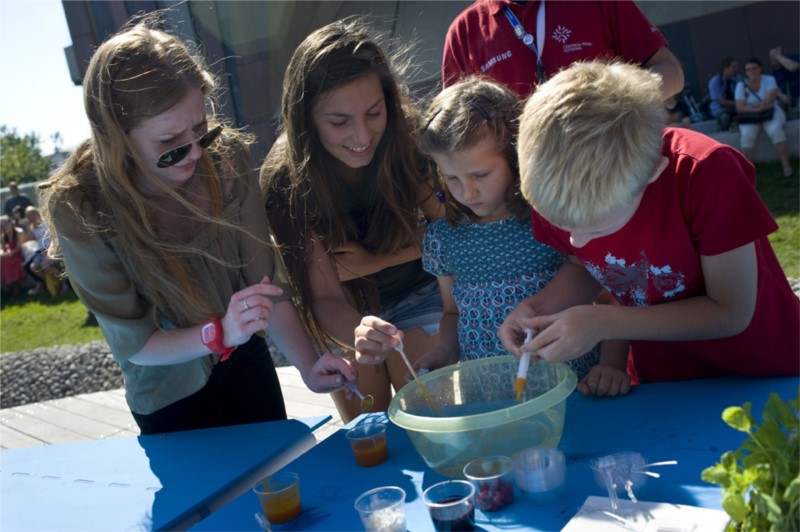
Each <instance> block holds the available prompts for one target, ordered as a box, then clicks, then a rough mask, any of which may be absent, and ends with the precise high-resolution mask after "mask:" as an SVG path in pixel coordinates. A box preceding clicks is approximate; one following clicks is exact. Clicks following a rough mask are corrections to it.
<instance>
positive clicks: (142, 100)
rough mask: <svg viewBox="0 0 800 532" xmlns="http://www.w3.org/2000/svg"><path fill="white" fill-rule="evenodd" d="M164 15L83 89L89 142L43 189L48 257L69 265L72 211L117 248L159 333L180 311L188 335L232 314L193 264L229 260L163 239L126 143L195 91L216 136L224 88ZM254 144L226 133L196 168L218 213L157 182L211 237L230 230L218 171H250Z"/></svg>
mask: <svg viewBox="0 0 800 532" xmlns="http://www.w3.org/2000/svg"><path fill="white" fill-rule="evenodd" d="M161 15H162V13H161V12H156V13H151V14H148V15H145V16H143V17H140V18H138V19H133V20H131V21H130V22H129V23H128V24H127V25H126V26H125V27H124V28H123V29H122V30H120V32H119V33H117V34H116V35H113V36H111V37H110V38H109V39H108V40H106V41H105V42H104V43H103V44H102V45H101V46H100V47H99V48H98V49H97V51H96V52H95V53H94V55H93V56H92V59H91V62H90V63H89V67H88V69H87V71H86V76H85V78H84V84H83V88H84V106H85V110H86V115H87V117H88V119H89V122H90V125H91V137H90V139H89V140H87V141H85V142H84V143H83V144H81V145H80V146H79V147H78V148H77V149H76V150H75V151H74V152H73V153H72V154H71V155H70V157H69V158H68V159H67V161H66V162H65V163H64V164H63V165H62V166H61V168H60V169H59V170H58V171H57V172H56V173H55V174H54V175H53V177H51V178H50V179H49V180H48V181H46V182H45V183H44V184H42V185H41V186H40V190H41V192H40V193H41V195H42V199H43V201H42V216H43V218H44V219H45V220H46V221H47V223H48V226H49V229H50V234H51V235H52V243H51V245H50V248H49V250H48V253H49V254H50V256H51V257H54V258H60V255H61V253H60V245H59V239H58V233H57V232H56V230H55V226H54V225H53V219H54V218H57V217H58V216H59V215H60V213H61V212H62V211H69V212H71V216H73V217H75V218H76V219H78V220H80V222H81V223H82V224H83V228H82V229H83V230H84V231H86V232H89V233H98V234H100V235H101V236H103V238H104V239H106V240H108V241H113V242H115V249H116V250H117V251H118V252H120V253H122V254H123V255H124V256H121V257H120V258H121V260H122V262H123V263H124V264H125V268H126V271H127V273H128V274H129V275H130V276H131V278H132V280H133V282H134V284H135V285H136V288H137V291H139V293H140V294H141V295H142V296H143V297H144V298H145V299H146V300H147V301H149V302H150V303H152V305H153V314H154V318H156V320H155V321H156V323H157V324H158V323H160V320H159V319H158V315H159V313H160V312H161V311H164V309H168V308H172V309H181V311H180V312H181V313H182V315H181V316H175V315H171V314H169V315H167V318H168V319H170V320H172V321H174V322H175V323H176V324H178V325H190V324H195V323H199V322H201V321H203V320H204V319H206V318H207V317H208V316H209V315H212V314H219V313H220V312H224V310H225V309H215V308H211V306H210V305H211V304H210V303H209V302H208V299H207V296H206V295H205V293H204V290H205V287H198V286H197V284H196V282H195V281H194V278H193V276H192V273H191V269H190V266H189V259H190V257H192V256H197V255H202V256H204V257H208V258H209V259H210V260H216V261H217V262H222V259H220V258H219V257H212V256H210V255H209V254H208V253H207V252H206V251H205V250H203V249H198V248H196V247H193V246H191V244H186V243H180V242H178V243H176V242H168V241H165V240H164V239H162V238H159V236H158V233H157V231H158V228H157V227H156V226H155V223H154V218H153V213H152V212H150V209H149V207H148V202H147V200H146V199H145V197H144V196H143V194H142V191H141V190H139V188H138V186H137V184H136V183H137V175H139V174H141V173H144V174H145V175H150V173H149V171H148V170H147V168H146V167H145V164H144V163H143V162H142V161H139V160H137V158H136V156H135V152H134V150H133V149H132V147H131V145H130V142H129V139H128V135H127V134H128V132H130V130H131V129H133V128H135V127H136V126H137V125H139V124H140V123H141V122H142V121H143V120H145V119H147V118H149V117H153V116H156V115H158V114H160V113H162V112H164V111H166V110H168V109H170V108H172V107H173V106H174V105H176V104H178V103H179V102H181V101H182V100H183V99H184V98H185V97H186V95H187V94H188V93H189V92H190V91H192V90H195V89H199V90H201V91H202V93H203V95H204V96H205V98H206V101H207V103H208V105H207V113H208V122H209V128H211V127H214V126H215V125H217V124H218V123H219V119H218V118H217V117H216V115H215V114H214V106H213V102H214V97H215V93H216V90H217V82H216V79H215V78H214V76H213V75H212V74H211V73H210V72H209V71H208V69H207V68H206V66H205V64H204V62H203V60H202V59H201V58H200V57H199V55H197V54H196V53H194V52H193V51H191V50H190V49H189V47H187V45H186V44H184V43H183V42H181V41H180V40H179V39H178V38H177V37H175V36H173V35H170V34H168V33H166V32H164V31H162V30H160V29H158V27H159V26H160V25H161ZM250 141H251V139H250V138H249V137H246V136H243V135H242V134H241V133H239V132H238V131H236V130H233V129H230V128H227V129H225V131H224V132H223V135H222V138H221V139H220V140H219V141H217V142H216V143H214V144H213V145H212V146H210V147H209V148H208V149H207V150H205V151H204V152H203V155H202V158H201V159H199V160H198V165H197V170H196V172H195V176H196V177H197V178H198V179H202V180H203V183H204V185H205V186H206V187H207V189H208V194H209V197H210V204H211V206H212V208H211V212H210V213H205V212H203V211H202V210H201V209H199V208H198V207H196V206H195V205H193V204H191V203H190V202H189V201H187V200H186V199H184V198H183V197H181V195H179V194H178V193H176V192H175V191H173V190H171V188H170V187H169V186H168V185H166V184H165V183H162V182H161V180H159V179H152V180H151V181H152V183H153V184H155V185H156V186H158V188H159V191H160V192H161V193H163V194H165V195H168V196H169V197H171V198H173V199H175V200H176V201H178V202H179V203H180V204H181V205H183V206H184V207H185V208H186V209H187V211H188V212H189V213H190V214H191V215H192V216H194V217H196V218H197V219H198V221H199V222H201V223H207V224H209V225H210V229H211V230H217V229H219V228H221V227H228V226H229V225H230V224H228V223H227V222H225V221H224V220H223V219H222V218H221V217H220V214H221V210H222V203H223V202H222V185H221V180H220V174H219V170H218V168H217V165H218V164H224V165H225V168H226V169H230V170H231V171H240V172H246V171H251V170H252V166H251V164H250V163H249V155H248V154H247V150H246V146H247V144H248V143H249V142H250ZM215 161H218V162H217V163H215ZM87 206H89V207H90V209H91V211H90V212H91V213H93V214H92V215H91V217H87V215H86V212H85V208H86V207H87ZM63 214H64V215H66V214H68V213H67V212H64V213H63Z"/></svg>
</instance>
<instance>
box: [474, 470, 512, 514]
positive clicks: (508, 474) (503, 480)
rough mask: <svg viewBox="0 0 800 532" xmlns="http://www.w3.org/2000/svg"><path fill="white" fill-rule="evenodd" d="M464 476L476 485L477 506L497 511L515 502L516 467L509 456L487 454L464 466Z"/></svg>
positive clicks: (480, 508)
mask: <svg viewBox="0 0 800 532" xmlns="http://www.w3.org/2000/svg"><path fill="white" fill-rule="evenodd" d="M464 476H465V477H466V478H467V480H469V481H470V482H472V485H473V486H475V499H474V502H475V506H476V507H477V508H478V509H479V510H481V511H483V512H496V511H498V510H500V509H502V508H505V507H506V506H508V505H509V504H511V503H512V502H514V468H513V462H512V460H511V458H509V457H507V456H486V457H483V458H478V459H476V460H473V461H472V462H470V463H468V464H467V465H465V466H464Z"/></svg>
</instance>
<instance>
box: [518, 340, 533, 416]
mask: <svg viewBox="0 0 800 532" xmlns="http://www.w3.org/2000/svg"><path fill="white" fill-rule="evenodd" d="M531 340H533V329H526V330H525V343H526V344H527V343H528V342H530V341H531ZM523 345H524V344H523ZM530 363H531V353H530V351H524V352H523V353H522V356H521V357H520V358H519V369H518V370H517V378H516V380H515V381H514V392H515V393H516V394H517V402H518V403H519V402H520V401H522V392H524V391H525V382H526V381H527V380H528V366H530Z"/></svg>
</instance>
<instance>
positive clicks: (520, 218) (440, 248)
mask: <svg viewBox="0 0 800 532" xmlns="http://www.w3.org/2000/svg"><path fill="white" fill-rule="evenodd" d="M521 111H522V109H521V105H520V103H519V100H518V99H517V96H516V95H515V94H514V93H513V92H511V91H510V90H508V89H507V88H505V87H504V86H503V85H500V84H499V83H496V82H494V81H491V80H489V79H487V78H482V77H478V76H471V77H468V78H465V79H463V80H462V81H459V82H458V83H456V84H455V85H452V86H450V87H448V88H446V89H445V90H444V91H442V92H441V93H440V94H439V95H438V96H436V98H434V99H433V101H432V102H431V104H430V106H429V107H428V110H427V112H426V114H425V116H424V124H425V125H424V126H423V127H422V129H421V130H420V132H419V143H420V146H421V148H422V150H423V151H424V152H426V153H428V154H429V155H430V156H431V158H432V159H433V160H434V161H435V163H436V166H437V167H438V169H439V178H440V181H441V185H442V188H443V189H444V190H445V210H446V215H445V218H443V219H441V220H437V221H435V222H433V223H431V224H430V225H429V226H428V229H427V232H426V233H425V239H424V243H423V252H422V264H423V266H424V268H425V270H427V271H428V272H430V273H431V274H433V275H435V276H436V278H437V279H438V281H439V289H440V291H441V294H442V299H443V301H444V313H443V316H442V320H441V324H440V327H439V343H438V345H437V346H436V347H435V348H434V349H432V350H430V351H429V352H428V353H426V354H425V355H424V356H422V357H421V358H420V359H419V360H418V361H417V363H416V366H417V367H418V368H419V369H423V370H434V369H438V368H441V367H444V366H446V365H449V364H454V363H456V362H458V361H459V360H461V361H464V360H474V359H478V358H485V357H491V356H497V355H503V354H507V352H506V350H505V349H504V348H503V346H502V344H501V343H500V340H499V339H498V338H497V329H498V328H499V327H500V325H502V323H503V321H504V319H505V317H506V316H507V315H508V313H509V312H511V310H512V309H513V308H514V307H515V306H516V304H517V303H519V302H520V301H522V300H523V299H525V298H526V297H528V296H530V295H533V294H535V293H537V292H538V291H539V290H541V289H542V288H543V287H544V286H545V285H546V284H547V283H548V282H549V281H550V279H552V278H553V276H555V274H556V272H558V270H559V269H560V268H561V266H562V265H563V264H564V261H565V260H566V257H565V256H564V255H563V254H562V253H559V252H558V251H556V250H555V249H553V248H551V247H550V246H546V245H544V244H542V243H541V242H539V241H537V240H536V239H535V238H534V237H533V233H532V230H531V215H530V206H529V205H528V203H527V202H526V201H525V198H523V197H522V194H521V193H520V189H519V183H520V180H519V169H518V168H519V166H518V162H517V149H516V148H517V147H516V143H517V130H518V125H519V124H518V122H519V115H520V113H521ZM356 335H357V336H356V346H357V347H358V349H359V350H361V351H364V352H372V353H376V354H379V353H382V352H383V351H385V350H386V349H389V348H391V346H392V345H393V342H394V338H393V336H392V331H391V328H390V327H389V324H387V323H384V322H380V321H378V320H373V321H372V322H371V323H367V322H366V320H365V321H364V322H362V326H361V327H359V329H357V330H356ZM626 347H627V344H625V342H617V343H608V344H607V345H605V346H603V355H602V358H601V355H600V347H595V348H594V349H593V350H591V351H590V352H589V353H587V354H586V355H584V356H582V357H580V358H577V359H576V360H572V361H570V362H569V365H570V366H571V367H572V369H573V370H574V371H575V373H576V374H577V376H578V380H579V381H580V384H579V386H578V389H579V390H580V391H582V392H583V393H586V394H591V395H622V394H625V393H627V392H628V389H629V386H630V378H629V377H628V375H627V373H626V362H627V349H626ZM509 386H511V383H509Z"/></svg>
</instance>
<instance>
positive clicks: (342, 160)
mask: <svg viewBox="0 0 800 532" xmlns="http://www.w3.org/2000/svg"><path fill="white" fill-rule="evenodd" d="M396 65H397V63H396V62H395V66H396ZM395 72H396V71H395V70H394V69H393V68H392V65H391V64H390V62H389V59H388V57H387V56H386V54H385V53H384V51H383V50H382V49H381V47H380V46H379V45H378V44H377V41H376V37H375V35H374V34H373V33H372V32H371V31H370V30H368V29H367V28H366V26H365V25H364V24H363V22H362V21H358V20H352V19H348V20H344V21H340V22H334V23H332V24H329V25H327V26H324V27H323V28H320V29H319V30H317V31H315V32H313V33H312V34H311V35H309V36H308V37H307V38H306V39H305V40H304V41H303V42H302V43H301V44H300V45H299V46H298V48H297V50H296V51H295V53H294V55H293V56H292V59H291V60H290V62H289V66H288V68H287V70H286V76H285V78H284V83H283V86H284V94H283V102H282V118H283V124H284V128H285V131H284V132H283V133H282V135H281V136H280V137H279V139H278V140H277V141H276V143H275V145H274V146H273V147H272V150H271V151H270V153H269V155H268V157H267V160H266V161H265V162H264V165H263V167H262V169H261V184H262V189H263V190H264V194H265V199H266V204H267V213H268V215H269V217H270V222H271V226H272V228H273V230H274V231H275V235H276V238H277V240H278V242H279V243H280V244H281V245H282V249H283V253H284V258H285V260H286V265H287V269H288V271H289V273H290V274H291V279H292V283H293V285H294V287H295V293H296V301H297V303H298V308H299V309H300V312H301V314H302V316H303V318H304V320H305V322H306V325H307V327H308V329H309V330H310V331H311V332H312V334H313V335H314V337H315V339H316V340H317V343H318V344H319V346H320V348H322V349H325V348H328V346H332V345H334V346H338V348H339V349H341V350H342V351H343V352H345V353H347V355H346V356H348V355H349V354H351V353H353V347H354V346H353V341H354V336H353V331H354V329H355V328H356V327H357V326H358V325H359V322H360V321H361V319H362V317H364V316H381V317H383V318H384V319H386V320H388V321H391V322H392V323H393V324H394V326H395V327H396V329H394V334H395V335H396V336H397V339H398V340H399V339H400V338H403V341H404V343H405V348H406V349H405V352H406V353H407V354H408V356H409V357H410V358H411V359H415V358H416V357H418V356H419V355H421V354H422V353H424V352H425V351H427V350H428V349H430V348H431V347H432V346H433V345H435V343H436V332H437V330H438V326H439V318H440V317H441V298H440V296H439V291H438V287H437V284H436V280H435V279H434V278H433V277H432V276H431V275H429V274H427V273H425V271H423V269H422V264H421V260H420V256H421V247H420V245H421V241H422V231H423V228H424V225H425V221H426V220H432V219H434V218H437V217H439V216H441V211H442V209H441V204H440V203H439V202H438V200H437V198H436V195H435V193H434V188H433V179H432V172H431V171H430V163H429V162H428V160H427V159H426V158H425V157H423V156H422V155H421V154H420V152H419V151H418V150H417V148H416V145H415V143H414V140H413V137H412V130H413V126H412V125H413V124H414V121H415V118H416V114H415V112H414V110H413V108H412V107H411V106H409V105H408V104H407V103H406V97H405V95H404V92H403V89H402V86H401V85H400V83H399V82H398V81H397V79H398V77H397V76H396V74H395ZM421 220H422V223H420V221H421ZM359 367H360V371H359V381H358V386H359V388H360V390H361V392H362V393H364V394H371V395H372V396H373V397H374V399H375V403H374V410H377V411H380V410H386V409H387V407H388V406H389V401H390V399H391V394H392V387H394V388H395V389H398V388H400V387H402V386H403V385H405V384H406V382H407V381H406V374H407V372H408V370H407V369H406V367H405V365H404V363H403V360H402V358H400V356H399V355H397V354H395V356H392V357H388V358H386V360H385V361H383V360H381V361H380V363H377V364H373V365H370V366H363V365H361V366H359ZM333 399H334V402H335V403H336V406H337V408H338V410H339V412H340V414H341V415H342V418H343V419H344V420H346V421H347V420H350V419H352V418H354V417H355V416H357V415H358V414H359V413H360V410H359V404H358V401H353V400H350V399H349V398H348V397H346V396H345V394H342V393H338V392H337V393H336V394H334V395H333Z"/></svg>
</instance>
